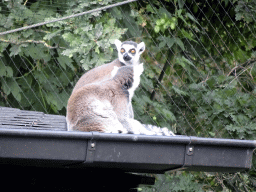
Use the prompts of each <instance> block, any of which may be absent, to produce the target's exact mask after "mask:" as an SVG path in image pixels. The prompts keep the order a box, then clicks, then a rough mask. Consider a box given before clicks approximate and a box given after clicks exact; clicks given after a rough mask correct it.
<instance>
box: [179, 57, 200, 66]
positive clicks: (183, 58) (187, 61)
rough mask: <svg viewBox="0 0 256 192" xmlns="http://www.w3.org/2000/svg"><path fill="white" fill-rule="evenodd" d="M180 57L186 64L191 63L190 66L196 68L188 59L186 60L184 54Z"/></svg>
mask: <svg viewBox="0 0 256 192" xmlns="http://www.w3.org/2000/svg"><path fill="white" fill-rule="evenodd" d="M181 59H182V60H183V61H184V62H186V63H187V64H189V65H191V66H193V67H195V68H196V66H195V65H194V64H193V63H192V62H191V61H190V60H188V59H187V58H185V57H184V56H182V57H181Z"/></svg>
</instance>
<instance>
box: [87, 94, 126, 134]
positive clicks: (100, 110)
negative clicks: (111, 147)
mask: <svg viewBox="0 0 256 192" xmlns="http://www.w3.org/2000/svg"><path fill="white" fill-rule="evenodd" d="M91 108H92V111H93V113H94V115H95V117H94V118H95V119H97V120H98V121H100V122H101V124H102V125H103V126H104V128H105V130H104V132H105V133H127V130H126V129H125V128H124V127H123V125H122V124H121V123H120V122H119V121H118V117H117V115H116V113H115V112H114V109H113V106H112V105H111V104H110V102H109V101H107V100H105V101H99V100H97V99H95V100H94V101H93V102H92V103H91Z"/></svg>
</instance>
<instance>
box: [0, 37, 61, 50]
mask: <svg viewBox="0 0 256 192" xmlns="http://www.w3.org/2000/svg"><path fill="white" fill-rule="evenodd" d="M0 41H1V42H5V43H11V44H15V45H21V44H24V43H36V44H43V45H44V46H45V47H47V48H49V49H57V48H61V49H64V47H59V46H58V45H56V46H55V47H53V46H51V45H49V44H47V43H46V42H45V41H34V40H26V41H9V40H6V39H0Z"/></svg>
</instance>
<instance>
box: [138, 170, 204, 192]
mask: <svg viewBox="0 0 256 192" xmlns="http://www.w3.org/2000/svg"><path fill="white" fill-rule="evenodd" d="M149 189H150V191H159V192H182V191H189V192H202V191H203V190H202V184H200V183H198V181H195V180H194V177H193V175H192V174H191V173H186V172H176V173H171V174H164V175H157V177H156V183H155V185H154V186H153V187H147V188H145V187H144V188H143V187H141V188H139V191H142V192H144V191H149Z"/></svg>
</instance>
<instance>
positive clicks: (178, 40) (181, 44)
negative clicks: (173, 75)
mask: <svg viewBox="0 0 256 192" xmlns="http://www.w3.org/2000/svg"><path fill="white" fill-rule="evenodd" d="M173 39H174V41H175V43H176V44H178V45H179V46H180V48H181V49H182V51H185V47H184V44H183V42H182V41H181V40H180V38H178V37H174V38H173Z"/></svg>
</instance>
